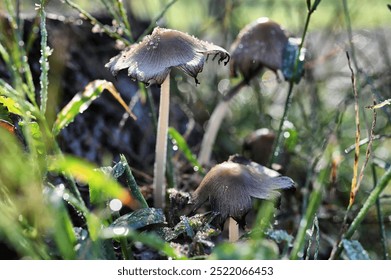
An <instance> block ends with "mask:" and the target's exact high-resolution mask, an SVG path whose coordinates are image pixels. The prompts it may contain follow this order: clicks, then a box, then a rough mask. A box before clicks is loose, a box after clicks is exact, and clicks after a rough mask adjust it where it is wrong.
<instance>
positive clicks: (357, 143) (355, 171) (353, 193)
mask: <svg viewBox="0 0 391 280" xmlns="http://www.w3.org/2000/svg"><path fill="white" fill-rule="evenodd" d="M346 56H347V58H348V66H349V69H350V72H351V79H352V86H353V93H354V112H355V119H356V136H355V151H354V164H353V178H352V185H351V189H350V200H349V208H350V207H351V206H352V205H353V203H354V200H355V197H356V193H357V191H358V187H359V185H358V183H357V174H358V159H359V156H360V118H359V107H358V93H357V87H356V77H355V75H354V71H353V68H352V65H351V63H350V57H349V53H348V52H346Z"/></svg>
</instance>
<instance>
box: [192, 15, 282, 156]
mask: <svg viewBox="0 0 391 280" xmlns="http://www.w3.org/2000/svg"><path fill="white" fill-rule="evenodd" d="M287 43H288V37H287V36H286V35H285V31H284V30H283V29H282V28H281V26H280V25H279V24H278V23H276V22H274V21H272V20H270V19H268V18H266V17H262V18H259V19H257V20H255V21H254V22H252V23H250V24H248V25H247V26H245V27H244V28H243V29H242V30H241V31H240V32H239V34H238V36H237V38H236V40H235V41H234V42H233V44H232V46H231V53H232V56H231V63H230V70H231V76H232V77H236V76H237V74H238V72H240V73H241V74H242V76H243V80H242V81H241V82H240V83H239V84H237V85H236V86H234V87H233V88H231V89H230V90H229V91H228V92H227V94H226V95H225V96H224V98H223V100H222V101H220V102H219V104H218V105H217V106H216V108H215V110H214V111H213V113H212V115H211V117H210V119H209V122H208V125H207V128H206V132H205V134H204V138H203V139H202V144H201V149H200V153H199V156H198V161H199V163H200V164H207V163H208V162H209V160H210V155H211V153H212V148H213V144H214V142H215V140H216V136H217V132H218V130H219V128H220V126H221V123H222V121H223V119H224V117H225V115H226V112H227V111H228V105H229V101H230V100H231V99H232V98H233V97H234V96H235V95H236V94H237V93H238V92H239V91H240V90H241V88H242V87H244V86H245V85H247V84H248V83H249V82H250V80H251V79H252V78H254V77H255V76H256V75H258V73H259V72H261V70H262V69H263V68H264V67H266V68H269V69H270V70H272V71H274V72H275V73H277V71H278V70H279V69H281V66H282V63H283V53H284V49H285V46H286V45H287Z"/></svg>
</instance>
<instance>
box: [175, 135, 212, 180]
mask: <svg viewBox="0 0 391 280" xmlns="http://www.w3.org/2000/svg"><path fill="white" fill-rule="evenodd" d="M168 135H169V136H170V137H171V138H172V139H174V140H175V144H176V145H178V148H179V150H181V151H182V153H183V154H184V155H185V157H186V159H187V160H188V161H189V162H190V163H191V164H192V165H193V168H194V170H195V171H198V172H199V173H200V174H202V175H205V172H204V169H203V168H202V166H201V165H200V164H199V163H198V161H197V158H196V156H195V155H194V154H193V153H192V152H191V150H190V148H189V146H188V145H187V143H186V140H185V139H184V138H183V137H182V135H181V134H180V133H179V132H178V131H177V130H176V129H175V128H173V127H169V128H168Z"/></svg>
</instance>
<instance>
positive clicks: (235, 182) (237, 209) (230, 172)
mask: <svg viewBox="0 0 391 280" xmlns="http://www.w3.org/2000/svg"><path fill="white" fill-rule="evenodd" d="M293 186H294V182H293V181H292V179H290V178H289V177H284V176H280V177H271V176H268V175H267V174H260V173H259V172H258V171H257V170H256V169H255V168H253V167H252V166H248V165H243V164H239V163H235V162H230V161H226V162H223V163H221V164H218V165H216V166H215V167H213V168H212V169H211V170H210V171H209V172H208V173H207V175H206V176H205V177H204V179H203V180H202V182H201V184H200V185H199V187H198V188H197V189H196V190H195V191H194V193H193V197H192V200H193V202H194V204H195V206H194V209H198V208H199V207H200V206H201V205H202V204H203V203H204V202H205V201H207V200H209V202H210V205H211V210H212V211H214V212H218V213H219V214H220V220H221V221H224V220H225V219H226V218H228V217H232V218H234V219H235V220H237V221H241V220H243V218H244V216H245V215H246V214H247V213H248V211H250V209H251V207H252V198H260V199H274V198H276V197H278V196H279V193H278V191H277V190H278V189H287V188H291V187H293Z"/></svg>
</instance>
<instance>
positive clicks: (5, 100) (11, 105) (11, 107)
mask: <svg viewBox="0 0 391 280" xmlns="http://www.w3.org/2000/svg"><path fill="white" fill-rule="evenodd" d="M0 104H3V105H4V106H5V107H7V110H8V112H10V113H13V114H16V115H19V116H21V115H22V111H21V110H20V106H19V104H18V103H16V102H15V100H13V99H11V98H9V97H5V96H0Z"/></svg>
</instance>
